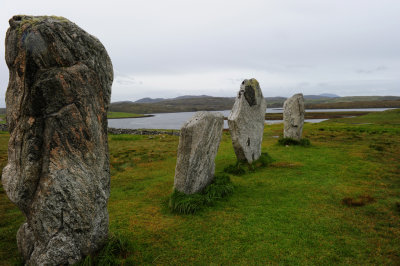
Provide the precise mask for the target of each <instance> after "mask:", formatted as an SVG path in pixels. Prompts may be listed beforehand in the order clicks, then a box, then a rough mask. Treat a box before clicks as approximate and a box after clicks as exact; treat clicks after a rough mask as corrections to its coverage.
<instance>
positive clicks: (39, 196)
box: [2, 16, 113, 265]
mask: <svg viewBox="0 0 400 266" xmlns="http://www.w3.org/2000/svg"><path fill="white" fill-rule="evenodd" d="M9 23H10V28H9V29H8V31H7V35H6V62H7V65H8V68H9V72H10V80H9V84H8V88H7V94H6V104H7V122H8V124H9V131H10V140H9V144H8V164H7V166H6V167H5V168H4V169H3V175H2V183H3V186H4V189H5V191H6V193H7V195H8V197H9V198H10V200H11V201H12V202H14V203H15V204H16V205H17V206H18V207H19V208H20V209H21V210H22V212H23V213H24V215H25V217H26V223H24V224H23V225H22V226H21V227H20V229H19V231H18V233H17V243H18V248H19V250H20V252H21V253H22V255H23V257H24V259H25V263H26V264H27V265H64V264H73V263H75V262H77V261H78V260H80V259H81V258H82V257H83V256H86V255H87V254H89V253H93V252H95V251H96V250H98V249H99V248H100V247H101V245H102V244H103V243H104V241H105V240H106V239H107V234H108V212H107V201H108V197H109V193H110V169H109V156H108V143H107V109H108V105H109V101H110V94H111V85H112V81H113V69H112V64H111V60H110V58H109V57H108V54H107V52H106V50H105V48H104V47H103V45H102V44H101V43H100V42H99V40H98V39H97V38H95V37H93V36H91V35H89V34H88V33H86V32H85V31H84V30H82V29H81V28H79V27H78V26H77V25H75V24H74V23H72V22H70V21H68V20H67V19H65V18H61V17H47V16H43V17H31V16H14V17H13V18H12V19H10V21H9Z"/></svg>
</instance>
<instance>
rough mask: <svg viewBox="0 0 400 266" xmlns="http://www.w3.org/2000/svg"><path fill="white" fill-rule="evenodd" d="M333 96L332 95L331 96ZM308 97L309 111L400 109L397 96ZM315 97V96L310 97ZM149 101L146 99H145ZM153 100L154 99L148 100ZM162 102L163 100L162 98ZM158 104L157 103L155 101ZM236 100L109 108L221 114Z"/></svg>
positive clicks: (274, 102)
mask: <svg viewBox="0 0 400 266" xmlns="http://www.w3.org/2000/svg"><path fill="white" fill-rule="evenodd" d="M332 95H333V94H332ZM308 96H310V95H307V97H306V96H305V103H306V107H307V108H310V109H312V108H318V109H330V108H371V107H377V108H379V107H382V108H383V107H396V108H398V107H400V97H398V96H349V97H326V96H325V97H323V96H321V95H314V96H316V97H308ZM311 96H312V95H311ZM144 99H146V98H144ZM148 99H151V98H148ZM160 99H161V98H160ZM265 99H266V100H267V106H268V107H267V108H282V107H283V102H284V101H285V100H286V98H285V97H280V96H278V97H266V98H265ZM152 100H156V99H152ZM234 100H235V98H234V97H230V98H228V97H212V96H207V95H200V96H192V95H187V96H180V97H176V98H173V99H163V100H161V101H156V102H129V101H124V102H115V103H111V104H110V108H109V110H110V111H111V112H125V113H136V114H151V113H174V112H194V111H221V110H230V109H232V106H233V103H234Z"/></svg>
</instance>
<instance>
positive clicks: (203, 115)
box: [174, 111, 224, 194]
mask: <svg viewBox="0 0 400 266" xmlns="http://www.w3.org/2000/svg"><path fill="white" fill-rule="evenodd" d="M223 128H224V117H223V115H222V114H221V113H210V112H204V111H203V112H197V113H196V114H195V115H194V116H193V117H192V118H191V119H190V120H189V121H187V122H186V123H185V124H184V125H183V126H182V128H181V136H180V138H179V146H178V158H177V161H176V168H175V182H174V187H175V189H176V190H178V191H180V192H183V193H185V194H193V193H197V192H200V191H202V190H203V189H204V188H205V187H206V186H207V185H209V184H210V183H211V182H212V181H213V179H214V171H215V162H214V160H215V156H216V155H217V151H218V147H219V143H220V142H221V136H222V130H223Z"/></svg>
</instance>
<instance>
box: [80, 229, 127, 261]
mask: <svg viewBox="0 0 400 266" xmlns="http://www.w3.org/2000/svg"><path fill="white" fill-rule="evenodd" d="M132 250H133V244H132V242H131V239H130V238H129V237H128V236H126V235H124V234H113V235H111V236H110V237H109V238H108V241H107V242H106V243H105V245H104V246H103V248H102V249H100V250H99V251H98V252H97V253H96V254H91V255H88V256H86V257H85V258H84V259H83V260H81V261H80V262H78V263H77V264H75V265H78V266H94V265H121V263H122V260H124V259H126V258H127V257H128V256H129V255H130V252H132Z"/></svg>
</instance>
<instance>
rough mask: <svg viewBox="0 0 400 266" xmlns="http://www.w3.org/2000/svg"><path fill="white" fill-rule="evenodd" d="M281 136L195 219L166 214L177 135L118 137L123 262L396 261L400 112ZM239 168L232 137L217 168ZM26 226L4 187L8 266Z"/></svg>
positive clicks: (115, 206) (1, 231) (276, 128)
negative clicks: (290, 138) (259, 163)
mask: <svg viewBox="0 0 400 266" xmlns="http://www.w3.org/2000/svg"><path fill="white" fill-rule="evenodd" d="M281 133H282V124H277V125H271V126H266V127H265V131H264V141H263V144H262V150H263V152H268V153H269V154H270V156H271V157H272V158H273V159H274V160H275V162H274V163H272V164H271V165H270V166H268V167H266V168H262V169H258V170H257V171H255V172H250V173H247V174H245V175H242V176H233V175H232V176H231V180H232V182H233V183H234V186H235V191H234V192H233V194H232V195H231V196H230V197H228V198H226V199H224V200H222V201H220V202H218V203H217V204H216V205H214V206H212V207H210V208H208V209H205V210H204V211H201V212H200V213H198V214H195V215H176V214H171V213H170V211H169V210H168V208H167V200H168V196H169V195H170V193H171V192H172V185H173V178H174V170H175V163H176V150H177V145H178V140H179V139H178V137H175V136H167V135H166V136H164V135H161V136H151V137H149V136H132V135H110V136H109V140H110V143H109V145H110V161H111V173H112V177H111V197H110V200H109V213H110V232H111V234H117V235H123V236H124V237H126V238H128V239H129V241H130V243H131V245H130V250H129V251H128V252H127V253H126V254H124V255H125V256H124V258H120V263H121V264H123V263H124V265H131V264H243V265H247V264H267V263H268V264H287V265H293V264H322V265H326V264H328V265H332V264H359V265H365V264H379V265H380V264H395V265H398V264H400V237H399V236H400V152H399V150H400V110H392V111H386V112H382V113H371V114H368V115H365V116H360V117H354V118H341V119H334V120H330V121H327V122H322V123H318V124H306V125H305V127H304V136H305V137H306V138H308V139H309V140H310V141H311V146H309V147H301V146H289V147H286V146H280V145H278V144H277V136H279V135H281ZM8 137H9V136H8V134H7V133H0V164H1V166H4V165H5V163H6V158H7V154H6V150H7V140H8ZM234 162H235V155H234V152H233V148H232V144H231V141H230V136H229V133H228V132H224V135H223V138H222V142H221V145H220V149H219V151H218V155H217V158H216V172H217V173H220V172H222V171H223V169H224V168H225V167H226V166H228V165H229V164H232V163H234ZM363 204H365V205H364V206H353V205H363ZM23 220H24V219H23V217H22V215H21V213H20V211H18V209H17V208H16V207H15V206H14V205H13V204H11V203H10V202H9V200H8V199H7V197H6V196H5V193H4V191H3V190H2V189H0V263H3V264H4V265H9V264H11V263H12V262H13V261H15V260H17V258H18V254H17V247H16V241H15V234H16V232H17V229H18V227H19V226H20V224H21V223H22V222H23Z"/></svg>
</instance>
